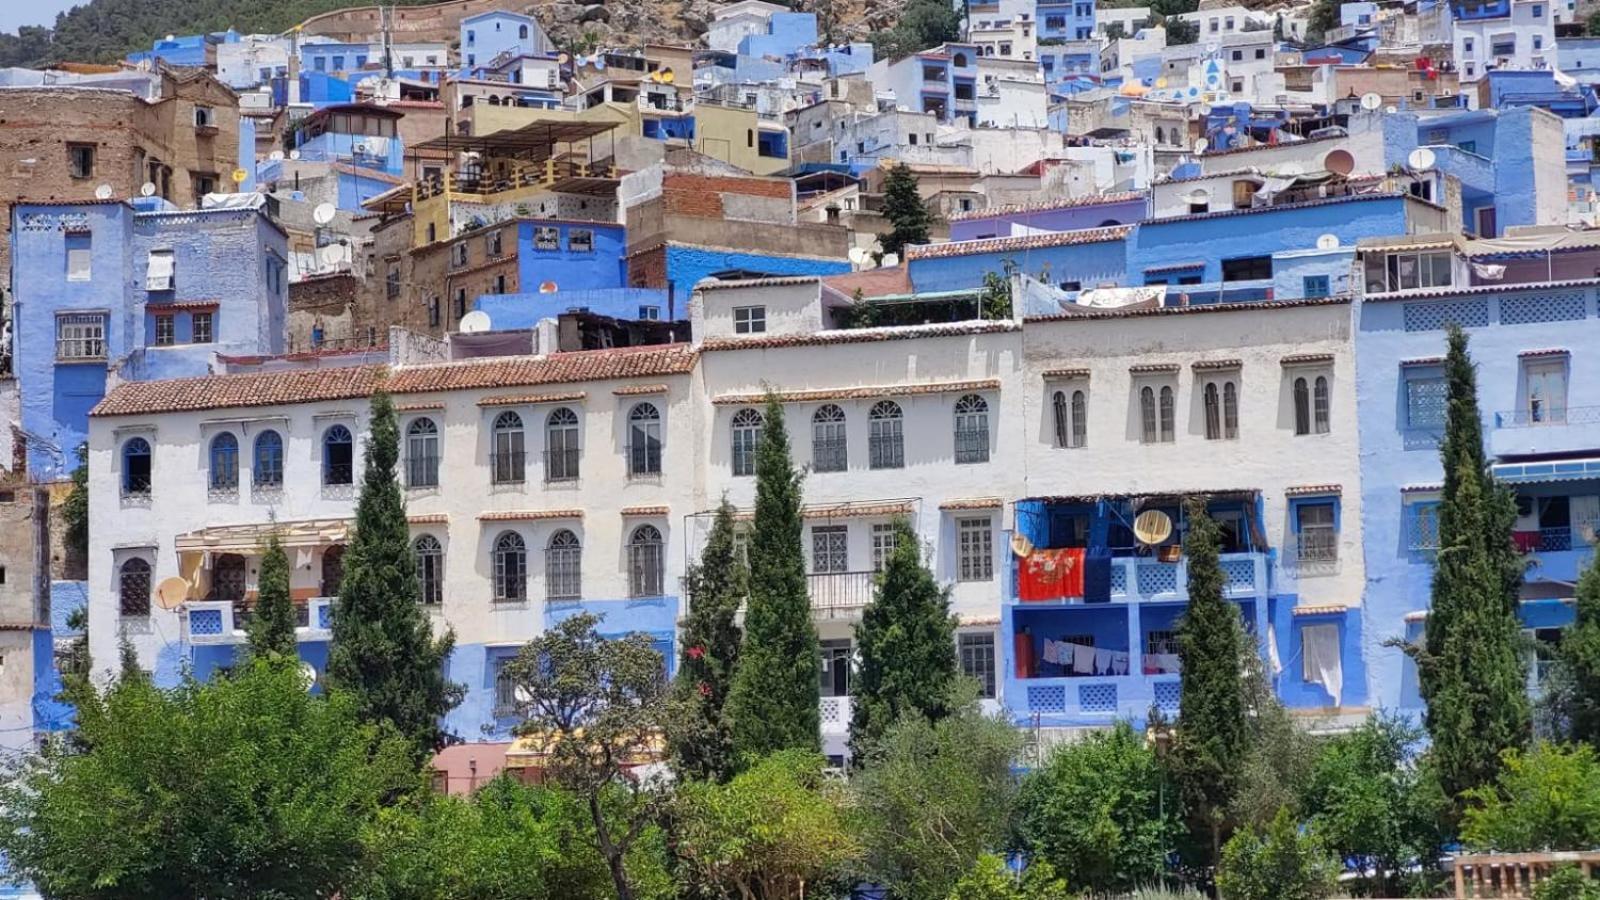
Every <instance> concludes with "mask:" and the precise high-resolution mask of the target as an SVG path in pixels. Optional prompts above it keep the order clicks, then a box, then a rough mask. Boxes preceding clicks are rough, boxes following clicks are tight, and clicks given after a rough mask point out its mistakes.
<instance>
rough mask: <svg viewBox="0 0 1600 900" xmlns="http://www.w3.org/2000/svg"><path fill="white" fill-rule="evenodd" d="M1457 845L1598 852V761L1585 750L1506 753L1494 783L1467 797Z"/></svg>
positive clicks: (1552, 747) (1549, 747)
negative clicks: (1460, 843)
mask: <svg viewBox="0 0 1600 900" xmlns="http://www.w3.org/2000/svg"><path fill="white" fill-rule="evenodd" d="M1466 799H1467V801H1468V805H1467V808H1466V813H1465V815H1464V817H1463V819H1462V822H1461V839H1462V841H1463V842H1464V843H1466V844H1467V845H1468V846H1470V847H1473V848H1475V849H1480V850H1494V851H1499V852H1505V853H1521V852H1528V851H1534V850H1588V849H1591V848H1593V847H1597V846H1600V757H1597V756H1596V754H1595V749H1594V748H1593V747H1590V746H1588V745H1586V744H1579V745H1576V746H1563V745H1560V744H1550V743H1546V742H1543V741H1541V742H1539V743H1538V744H1536V745H1535V746H1534V747H1533V748H1532V749H1530V750H1528V751H1526V752H1523V751H1520V750H1507V751H1506V753H1505V766H1504V768H1503V769H1502V770H1501V771H1500V773H1499V776H1498V777H1497V778H1496V779H1495V781H1494V783H1492V784H1486V785H1483V786H1481V787H1476V788H1472V789H1471V790H1468V791H1467V792H1466Z"/></svg>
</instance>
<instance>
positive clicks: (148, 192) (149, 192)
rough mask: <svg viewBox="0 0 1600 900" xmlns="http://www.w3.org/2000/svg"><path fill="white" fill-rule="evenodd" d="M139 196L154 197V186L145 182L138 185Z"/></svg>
mask: <svg viewBox="0 0 1600 900" xmlns="http://www.w3.org/2000/svg"><path fill="white" fill-rule="evenodd" d="M139 194H140V196H143V197H154V196H155V194H156V186H155V185H153V184H151V183H150V182H148V181H146V182H145V183H144V184H141V185H139Z"/></svg>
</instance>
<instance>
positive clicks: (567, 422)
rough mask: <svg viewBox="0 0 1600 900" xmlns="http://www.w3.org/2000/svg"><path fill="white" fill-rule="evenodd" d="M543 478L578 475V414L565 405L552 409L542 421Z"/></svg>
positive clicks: (562, 478)
mask: <svg viewBox="0 0 1600 900" xmlns="http://www.w3.org/2000/svg"><path fill="white" fill-rule="evenodd" d="M544 446H545V450H544V457H545V458H544V480H545V481H572V480H573V479H575V478H577V477H578V414H577V413H575V412H573V411H572V410H570V409H568V408H567V407H565V406H560V407H557V408H556V409H554V410H552V411H551V413H550V417H549V418H547V419H545V423H544Z"/></svg>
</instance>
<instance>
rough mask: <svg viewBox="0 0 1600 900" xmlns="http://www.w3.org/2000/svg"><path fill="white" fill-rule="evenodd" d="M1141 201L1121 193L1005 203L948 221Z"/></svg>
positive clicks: (1134, 193)
mask: <svg viewBox="0 0 1600 900" xmlns="http://www.w3.org/2000/svg"><path fill="white" fill-rule="evenodd" d="M1143 199H1144V192H1143V191H1123V192H1121V193H1116V194H1091V195H1089V196H1087V197H1072V198H1070V199H1064V200H1042V201H1040V202H1038V203H1006V204H1003V205H1000V206H990V207H987V208H985V209H975V210H972V211H971V212H963V213H956V214H955V215H953V216H951V217H950V221H952V222H965V221H968V220H971V219H993V218H997V217H999V216H1014V215H1018V214H1020V213H1030V212H1048V211H1050V210H1053V209H1072V208H1075V207H1079V206H1110V205H1112V204H1116V203H1129V202H1131V201H1134V200H1143Z"/></svg>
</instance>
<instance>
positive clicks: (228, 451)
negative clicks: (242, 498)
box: [211, 431, 239, 491]
mask: <svg viewBox="0 0 1600 900" xmlns="http://www.w3.org/2000/svg"><path fill="white" fill-rule="evenodd" d="M211 489H212V490H213V491H237V490H238V489H239V439H238V438H236V437H234V436H233V432H231V431H224V432H223V433H221V434H219V435H217V436H216V437H214V438H212V439H211Z"/></svg>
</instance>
